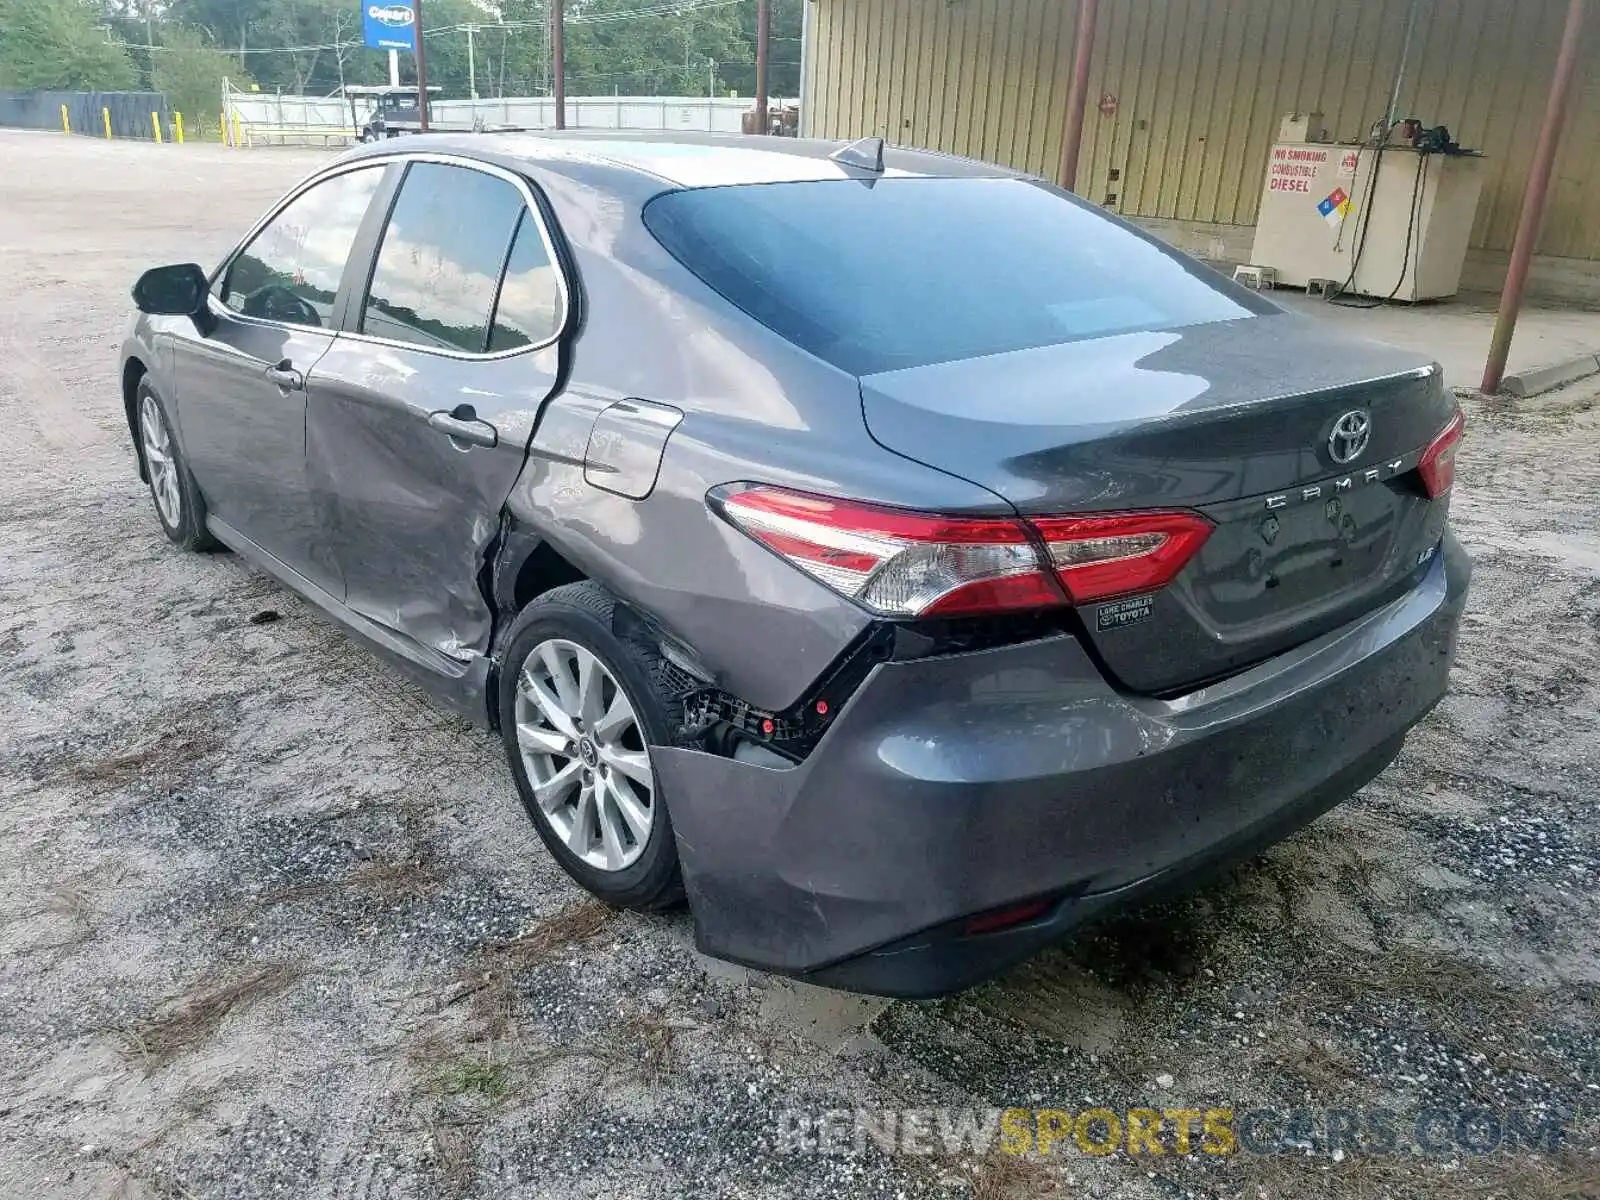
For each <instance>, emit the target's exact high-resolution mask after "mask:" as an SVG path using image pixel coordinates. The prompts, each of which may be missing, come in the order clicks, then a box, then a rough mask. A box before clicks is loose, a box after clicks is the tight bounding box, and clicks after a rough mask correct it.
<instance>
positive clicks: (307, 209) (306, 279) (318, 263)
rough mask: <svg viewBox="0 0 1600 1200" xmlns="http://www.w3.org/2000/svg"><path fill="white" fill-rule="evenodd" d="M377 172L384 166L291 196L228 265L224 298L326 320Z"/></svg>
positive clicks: (252, 313) (292, 317)
mask: <svg viewBox="0 0 1600 1200" xmlns="http://www.w3.org/2000/svg"><path fill="white" fill-rule="evenodd" d="M382 178H383V168H382V167H381V166H377V167H368V168H365V169H363V170H359V171H346V172H345V173H344V174H342V175H335V176H334V177H333V178H332V179H327V180H324V181H323V182H321V183H319V184H316V185H314V186H312V187H310V188H307V189H306V190H305V191H304V192H302V193H300V195H298V196H296V197H295V198H294V199H293V200H291V201H290V202H289V203H288V204H287V205H286V206H285V207H284V208H283V210H282V211H281V212H279V213H278V215H277V216H275V217H273V218H272V220H270V221H268V222H267V224H266V225H265V226H264V227H263V228H262V230H261V232H260V233H258V234H256V236H255V237H253V238H251V239H250V242H249V244H248V245H246V246H245V247H244V249H242V250H240V251H239V253H238V254H237V255H236V256H235V257H234V260H233V262H232V263H230V264H229V265H228V271H227V274H226V275H225V276H224V277H223V280H222V286H221V289H220V292H221V294H220V297H219V298H220V299H221V301H222V303H223V304H225V305H226V306H227V307H228V308H231V309H232V310H233V311H234V312H236V313H242V314H244V315H245V316H247V317H258V318H260V319H262V320H266V321H282V322H283V323H285V324H287V325H311V326H326V325H329V324H331V323H332V316H333V302H334V298H335V297H336V296H338V294H339V280H340V279H341V277H342V276H343V275H344V265H345V260H346V259H347V258H349V257H350V247H351V246H352V245H354V244H355V240H356V232H357V231H358V230H359V229H360V228H361V220H362V218H363V217H365V216H366V214H367V205H368V204H369V203H371V201H372V194H373V192H375V191H376V190H377V187H378V181H379V180H381V179H382Z"/></svg>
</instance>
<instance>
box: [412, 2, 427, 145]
mask: <svg viewBox="0 0 1600 1200" xmlns="http://www.w3.org/2000/svg"><path fill="white" fill-rule="evenodd" d="M411 11H412V12H413V13H414V14H415V15H416V19H417V114H418V115H417V124H418V126H419V127H420V128H421V130H422V132H423V133H427V132H428V51H427V48H426V47H425V46H424V45H423V42H424V40H425V39H424V38H423V36H422V0H411Z"/></svg>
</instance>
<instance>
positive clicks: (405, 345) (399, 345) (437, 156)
mask: <svg viewBox="0 0 1600 1200" xmlns="http://www.w3.org/2000/svg"><path fill="white" fill-rule="evenodd" d="M360 161H362V162H368V161H371V160H370V159H362V160H360ZM382 161H388V162H398V163H401V164H402V165H403V166H404V167H405V168H406V170H405V173H404V174H402V175H401V177H400V179H399V181H398V182H397V183H396V185H395V189H394V192H393V194H392V195H391V196H390V197H389V212H387V213H385V215H384V221H383V226H382V228H381V229H380V230H379V234H378V236H377V237H376V238H375V239H374V240H373V244H372V249H371V253H370V254H369V255H368V260H367V263H366V273H365V279H364V281H363V283H362V286H361V290H360V293H359V294H358V295H352V297H351V303H350V310H349V311H348V312H346V313H345V314H344V317H345V319H344V321H343V324H342V326H341V328H340V329H339V336H340V337H342V338H349V339H350V340H351V341H356V342H366V343H368V344H370V345H374V346H389V347H391V348H394V349H398V350H413V351H416V352H417V353H419V354H433V355H437V356H438V357H440V358H454V359H459V360H463V361H467V362H492V361H494V360H496V359H501V358H515V357H516V356H517V355H519V354H534V353H537V352H538V351H540V350H547V349H549V348H550V347H551V346H553V345H555V344H556V343H557V342H559V341H560V340H561V339H562V337H563V336H565V334H566V332H567V326H568V325H569V324H570V323H571V320H572V288H571V283H570V281H569V280H568V279H567V272H566V267H565V266H564V264H563V262H562V259H561V255H560V254H559V253H558V251H557V249H556V243H555V239H554V238H553V237H552V236H551V233H550V228H549V225H548V223H547V222H546V221H545V217H544V207H543V206H542V205H541V204H540V203H539V200H538V197H537V196H535V195H534V191H533V186H532V185H531V184H530V183H529V182H528V181H527V180H526V179H524V178H523V177H522V176H520V175H518V174H517V173H516V172H515V171H509V170H507V169H506V168H505V167H502V166H500V165H499V164H497V163H489V162H483V161H480V160H479V159H475V158H467V157H465V156H463V155H459V154H442V153H430V152H426V151H399V152H396V153H394V154H392V155H389V154H386V155H383V156H382ZM418 162H425V163H437V164H439V165H441V166H447V167H464V168H465V169H467V170H469V171H481V172H483V173H484V174H485V175H493V176H495V177H496V178H499V179H503V180H505V181H506V182H507V183H509V184H511V186H512V187H514V188H516V189H517V191H518V192H519V193H520V194H521V196H522V203H523V207H524V208H525V210H526V212H527V214H528V215H529V216H531V217H533V219H534V221H535V223H536V224H537V226H538V230H539V240H540V241H541V242H542V243H543V244H544V251H545V255H546V257H548V258H549V260H550V267H551V269H552V270H553V271H554V272H555V276H556V291H557V292H558V293H559V294H560V298H561V309H560V319H559V320H557V321H556V325H555V331H554V332H553V333H552V334H551V335H550V336H549V337H548V338H545V339H544V340H543V341H541V342H535V343H532V344H530V345H527V346H513V347H512V348H511V349H509V350H498V351H494V352H490V351H488V350H487V349H486V350H482V351H479V352H476V353H474V352H473V351H471V350H446V349H443V348H440V347H434V346H422V345H418V344H417V343H416V342H404V341H401V340H400V339H398V338H386V337H378V336H377V335H375V334H370V333H362V332H361V331H360V330H359V329H357V328H355V326H357V325H359V324H360V321H361V314H362V312H363V310H364V309H365V306H366V299H367V297H368V295H369V294H370V293H371V290H372V277H373V275H374V274H375V273H376V272H377V269H378V255H379V254H380V253H381V252H382V250H383V233H385V232H387V230H388V228H389V217H390V216H391V215H392V214H393V208H394V205H395V204H397V203H398V202H399V199H400V193H401V192H402V190H404V188H405V176H406V175H407V174H409V173H410V167H411V164H412V163H418ZM521 228H522V226H521V222H520V220H519V222H518V224H517V225H516V226H515V227H513V229H512V236H511V241H510V242H509V243H507V246H506V254H505V258H504V259H503V260H502V262H501V266H500V278H499V279H498V280H497V281H496V282H495V291H494V301H493V304H492V305H491V308H490V320H491V322H492V321H493V314H494V313H496V312H498V311H499V308H500V292H501V289H503V288H504V287H505V282H506V263H507V262H509V261H510V257H511V249H512V246H513V245H514V244H515V242H516V235H517V233H518V232H519V231H520V230H521ZM489 336H492V324H491V333H490V334H488V335H486V336H485V345H486V346H487V344H488V337H489Z"/></svg>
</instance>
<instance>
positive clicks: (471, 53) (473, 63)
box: [467, 25, 478, 100]
mask: <svg viewBox="0 0 1600 1200" xmlns="http://www.w3.org/2000/svg"><path fill="white" fill-rule="evenodd" d="M477 32H478V27H477V26H476V25H468V26H467V93H468V95H470V96H471V97H472V98H473V99H474V100H476V99H477V98H478V55H477V51H476V50H475V49H474V43H473V41H472V35H473V34H475V33H477Z"/></svg>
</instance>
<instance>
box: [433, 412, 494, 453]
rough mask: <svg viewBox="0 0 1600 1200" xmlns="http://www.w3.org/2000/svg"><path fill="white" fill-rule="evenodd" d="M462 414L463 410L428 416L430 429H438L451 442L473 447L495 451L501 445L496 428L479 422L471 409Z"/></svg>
mask: <svg viewBox="0 0 1600 1200" xmlns="http://www.w3.org/2000/svg"><path fill="white" fill-rule="evenodd" d="M462 408H466V411H465V412H462V409H461V408H458V409H456V411H455V412H436V413H429V414H428V427H429V428H430V429H437V430H438V431H439V432H440V433H442V434H444V435H445V436H446V437H448V438H449V439H450V440H451V441H454V442H466V443H467V444H468V445H472V446H486V447H488V448H490V449H493V448H494V447H495V446H498V445H499V444H500V434H499V432H498V431H497V430H496V429H495V427H494V426H493V425H491V424H489V422H487V421H480V420H478V418H477V416H476V415H474V414H473V412H472V409H471V408H467V406H465V405H463V406H462Z"/></svg>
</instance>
